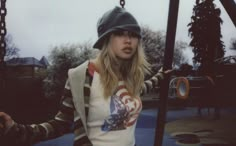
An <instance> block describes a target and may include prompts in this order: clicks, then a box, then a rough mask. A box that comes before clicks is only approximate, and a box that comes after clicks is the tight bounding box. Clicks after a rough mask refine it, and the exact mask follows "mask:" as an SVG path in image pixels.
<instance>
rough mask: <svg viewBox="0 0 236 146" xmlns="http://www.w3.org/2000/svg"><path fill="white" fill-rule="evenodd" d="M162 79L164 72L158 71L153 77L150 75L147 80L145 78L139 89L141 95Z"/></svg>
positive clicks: (157, 84) (158, 83)
mask: <svg viewBox="0 0 236 146" xmlns="http://www.w3.org/2000/svg"><path fill="white" fill-rule="evenodd" d="M163 79H164V73H163V72H158V73H157V74H155V75H154V76H153V77H151V78H150V79H149V80H145V81H144V83H143V85H142V89H141V95H144V94H147V93H149V92H150V91H151V89H153V88H154V87H156V86H159V85H160V82H161V80H163Z"/></svg>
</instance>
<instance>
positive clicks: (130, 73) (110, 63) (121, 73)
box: [96, 39, 150, 98]
mask: <svg viewBox="0 0 236 146" xmlns="http://www.w3.org/2000/svg"><path fill="white" fill-rule="evenodd" d="M108 43H109V39H106V40H105V41H104V45H103V48H102V50H101V52H100V53H99V54H98V56H97V58H96V67H97V68H98V70H99V74H100V80H101V83H102V85H103V89H104V95H105V97H106V98H107V97H109V96H110V95H112V94H113V93H114V92H115V90H116V88H117V85H118V82H119V80H120V79H121V80H123V81H124V83H125V86H126V88H127V90H128V92H129V93H130V95H131V96H132V97H135V96H137V95H138V94H139V93H140V90H141V87H142V85H143V82H144V77H145V74H146V73H149V70H150V64H149V63H148V62H147V60H146V56H145V54H144V50H143V48H142V45H141V42H140V41H139V44H138V48H137V50H136V53H135V54H134V56H133V57H132V58H131V59H129V60H127V61H124V63H123V62H122V65H120V64H119V61H118V60H117V58H116V57H115V55H114V53H113V51H112V49H110V48H109V45H108ZM117 66H119V68H118V69H117Z"/></svg>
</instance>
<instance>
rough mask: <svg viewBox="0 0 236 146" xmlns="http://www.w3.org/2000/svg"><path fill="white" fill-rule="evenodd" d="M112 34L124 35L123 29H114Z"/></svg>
mask: <svg viewBox="0 0 236 146" xmlns="http://www.w3.org/2000/svg"><path fill="white" fill-rule="evenodd" d="M113 34H114V35H116V36H122V35H124V32H123V31H114V32H113Z"/></svg>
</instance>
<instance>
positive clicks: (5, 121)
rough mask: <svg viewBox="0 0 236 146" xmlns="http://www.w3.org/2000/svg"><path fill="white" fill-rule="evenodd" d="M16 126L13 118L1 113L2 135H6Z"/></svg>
mask: <svg viewBox="0 0 236 146" xmlns="http://www.w3.org/2000/svg"><path fill="white" fill-rule="evenodd" d="M13 125H14V121H13V120H12V118H11V116H9V115H8V114H6V113H4V112H0V135H1V134H3V133H5V132H6V131H7V130H8V129H10V128H11V127H12V126H13Z"/></svg>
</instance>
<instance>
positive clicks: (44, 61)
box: [39, 56, 49, 66]
mask: <svg viewBox="0 0 236 146" xmlns="http://www.w3.org/2000/svg"><path fill="white" fill-rule="evenodd" d="M39 62H40V63H41V64H43V65H44V66H49V62H48V60H47V58H46V57H45V56H43V57H42V58H41V59H40V61H39Z"/></svg>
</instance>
